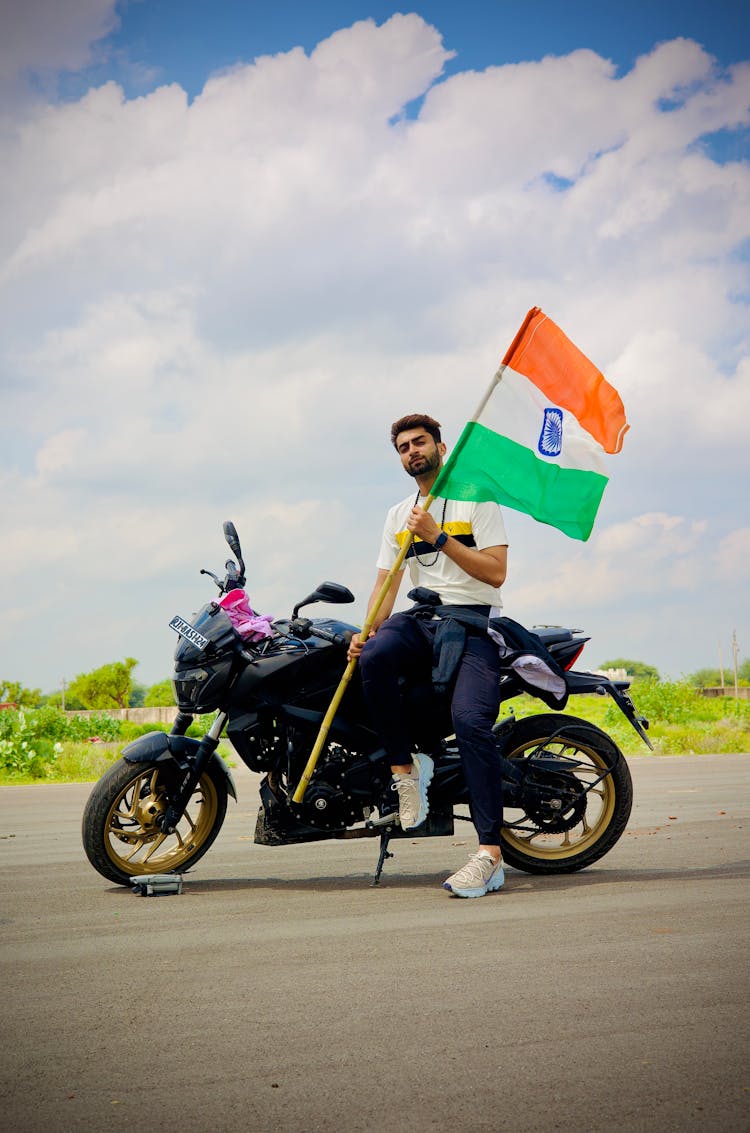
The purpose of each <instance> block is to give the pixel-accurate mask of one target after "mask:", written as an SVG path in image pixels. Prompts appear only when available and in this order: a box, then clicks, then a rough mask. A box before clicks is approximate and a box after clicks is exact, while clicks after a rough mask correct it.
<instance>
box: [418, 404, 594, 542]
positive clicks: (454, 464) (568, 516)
mask: <svg viewBox="0 0 750 1133" xmlns="http://www.w3.org/2000/svg"><path fill="white" fill-rule="evenodd" d="M606 484H607V477H606V476H602V475H601V474H600V473H598V472H590V471H582V470H581V469H577V468H562V467H561V466H560V465H559V464H555V463H554V461H550V460H543V459H541V458H540V457H538V456H536V455H535V453H533V452H532V451H531V449H528V448H526V447H525V446H524V445H519V444H517V443H516V441H511V440H509V439H508V438H507V437H502V436H500V435H499V434H498V433H496V432H494V431H493V430H492V429H488V428H487V427H486V426H485V425H481V424H479V422H477V421H470V422H469V423H468V424H467V425H466V427H465V428H464V431H463V433H462V434H461V436H460V438H459V440H458V443H457V444H456V446H455V448H454V449H453V451H452V453H451V454H450V456H449V458H448V460H447V461H446V463H445V466H444V468H443V470H442V471H441V473H440V475H439V476H438V479H437V480H436V481H435V484H434V485H433V487H432V489H431V491H432V494H433V495H434V496H443V497H444V498H447V499H451V500H474V501H477V502H483V501H488V500H494V501H495V503H498V504H503V505H504V506H506V507H511V508H515V510H516V511H522V512H525V513H526V514H527V515H531V516H533V517H534V519H538V520H539V522H540V523H549V524H550V525H551V526H552V527H557V528H558V529H559V530H560V531H564V532H565V534H566V535H569V536H571V538H573V539H582V540H586V539H588V537H589V535H590V534H591V528H592V527H593V525H594V518H595V516H596V512H597V508H598V507H599V503H600V501H601V498H602V493H603V492H604V489H605V487H606Z"/></svg>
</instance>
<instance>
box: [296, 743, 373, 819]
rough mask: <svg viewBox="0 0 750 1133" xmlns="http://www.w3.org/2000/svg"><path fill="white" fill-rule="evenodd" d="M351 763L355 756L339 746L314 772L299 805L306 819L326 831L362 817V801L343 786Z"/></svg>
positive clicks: (301, 813)
mask: <svg viewBox="0 0 750 1133" xmlns="http://www.w3.org/2000/svg"><path fill="white" fill-rule="evenodd" d="M351 763H352V756H351V755H350V754H349V753H348V752H347V751H345V750H344V749H343V748H339V747H338V746H337V747H336V749H335V750H334V751H333V752H329V754H328V757H327V759H326V761H325V763H324V764H323V766H322V767H321V768H320V769H319V770H317V771H316V772H315V773H314V774H313V777H312V779H311V780H310V783H309V785H308V787H307V790H306V791H305V797H304V799H303V800H302V802H301V803H300V804H299V809H298V814H299V816H300V818H301V819H302V821H303V822H307V823H309V824H310V826H319V827H321V828H322V829H323V830H337V829H341V828H343V827H345V826H350V825H351V824H352V823H353V822H360V821H361V820H362V816H363V806H362V802H361V801H359V802H358V801H357V800H356V799H353V798H352V797H351V796H350V795H348V794H345V793H344V791H343V789H342V786H343V783H344V775H345V773H346V772H347V771H348V769H349V768H350V766H351Z"/></svg>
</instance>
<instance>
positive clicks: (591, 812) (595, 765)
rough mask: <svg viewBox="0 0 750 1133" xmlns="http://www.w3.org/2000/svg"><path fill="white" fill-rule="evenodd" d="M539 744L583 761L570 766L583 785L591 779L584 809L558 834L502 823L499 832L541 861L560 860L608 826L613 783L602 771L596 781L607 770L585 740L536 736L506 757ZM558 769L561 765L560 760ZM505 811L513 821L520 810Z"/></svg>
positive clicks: (517, 756) (586, 845) (507, 841)
mask: <svg viewBox="0 0 750 1133" xmlns="http://www.w3.org/2000/svg"><path fill="white" fill-rule="evenodd" d="M540 744H543V745H544V751H545V752H552V753H553V754H555V755H561V756H564V757H565V758H567V759H577V760H580V761H581V762H583V763H584V764H586V766H584V767H576V768H573V767H571V769H570V770H571V772H572V773H573V774H574V775H575V776H576V778H577V779H578V780H579V781H580V782H582V784H583V786H584V787H586V786H587V785H588V784H590V783H595V786H593V787H591V790H589V792H588V793H587V795H586V809H585V811H584V813H583V815H582V817H581V819H579V821H578V822H577V823H576V824H575V825H574V826H573V827H572V828H571V829H570V830H566V831H563V832H561V833H558V834H551V833H549V832H548V831H546V830H530V829H524V830H515V829H513V828H511V827H508V826H504V827H503V831H502V836H503V841H504V842H505V844H506V845H507V846H508V847H512V848H513V849H514V850H518V851H519V853H521V854H525V855H526V856H527V857H531V858H538V859H540V860H541V861H561V860H564V859H565V858H571V857H574V856H577V855H578V854H580V853H582V852H583V851H584V850H586V849H588V848H589V847H590V846H593V845H594V844H595V843H596V842H598V841H599V839H600V838H601V837H602V835H603V834H604V832H605V831H606V830H607V829H608V827H609V824H610V822H611V821H612V815H613V813H614V809H615V802H616V792H615V785H614V782H613V781H612V776H611V775H606V776H605V778H604V779H602V780H601V782H599V783H596V780H597V779H598V778H599V776H600V775H602V774H603V773H604V772H605V771H606V770H607V764H606V763H605V761H604V759H602V757H601V755H599V753H598V752H596V751H594V750H592V748H589V747H587V746H586V745H585V744H578V743H570V742H566V741H564V740H554V741H552V742H545V738H544V737H543V736H540V737H539V738H538V739H536V740H530V741H529V742H528V743H525V744H524V745H523V746H522V747H520V748H517V749H516V751H514V752H512V753H511V754H510V756H509V758H510V759H520V758H522V757H523V756H524V755H525V754H526V752H527V751H533V750H534V749H535V748H537V747H538V746H539V745H540ZM561 769H564V764H563V767H562V768H561ZM506 815H510V816H511V818H512V820H513V821H516V820H517V817H521V816H522V815H523V812H522V811H520V810H517V811H516V812H515V814H514V811H513V809H512V808H509V809H508V811H506ZM521 825H522V826H524V827H530V826H532V825H533V820H532V819H527V820H526V821H524V822H522V823H521Z"/></svg>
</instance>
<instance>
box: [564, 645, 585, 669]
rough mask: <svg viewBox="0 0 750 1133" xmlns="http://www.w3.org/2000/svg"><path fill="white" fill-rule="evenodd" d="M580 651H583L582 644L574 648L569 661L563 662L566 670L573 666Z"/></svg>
mask: <svg viewBox="0 0 750 1133" xmlns="http://www.w3.org/2000/svg"><path fill="white" fill-rule="evenodd" d="M582 653H583V645H582V646H581V647H580V648H579V649H576V651H575V653H574V654H573V656H572V657H571V658H570V660H569V661H566V662H565V668H566V670H567V669H572V668H573V666H574V665H575V663H576V661H577V660H578V658H579V657H580V656H581V654H582Z"/></svg>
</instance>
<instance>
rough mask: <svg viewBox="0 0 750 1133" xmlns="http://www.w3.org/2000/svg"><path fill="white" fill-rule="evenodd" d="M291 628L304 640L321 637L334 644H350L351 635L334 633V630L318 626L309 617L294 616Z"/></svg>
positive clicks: (293, 633) (295, 634)
mask: <svg viewBox="0 0 750 1133" xmlns="http://www.w3.org/2000/svg"><path fill="white" fill-rule="evenodd" d="M289 628H290V630H291V633H292V635H293V636H294V637H298V638H299V639H300V641H304V640H305V639H306V638H308V637H320V638H322V639H323V641H330V642H331V644H332V645H348V644H349V637H348V636H347V635H346V634H343V633H334V632H333V630H330V629H323V627H322V626H316V625H315V624H314V622H312V621H311V620H310V619H309V618H293V619H292V621H291V623H290V625H289Z"/></svg>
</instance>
